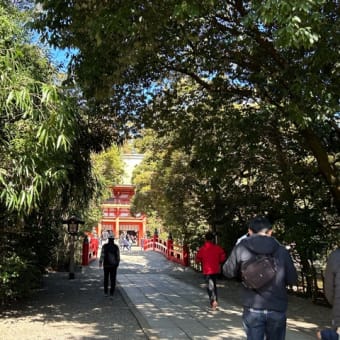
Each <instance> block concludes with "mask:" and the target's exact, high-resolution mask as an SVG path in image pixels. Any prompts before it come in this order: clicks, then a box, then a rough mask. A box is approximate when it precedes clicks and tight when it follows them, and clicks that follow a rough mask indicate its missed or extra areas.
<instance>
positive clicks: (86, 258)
mask: <svg viewBox="0 0 340 340" xmlns="http://www.w3.org/2000/svg"><path fill="white" fill-rule="evenodd" d="M98 247H99V240H98V238H97V237H95V236H94V235H93V234H92V233H87V234H86V235H85V237H84V241H83V253H82V265H83V266H87V265H88V264H89V263H90V262H91V261H93V260H95V259H96V258H97V257H98Z"/></svg>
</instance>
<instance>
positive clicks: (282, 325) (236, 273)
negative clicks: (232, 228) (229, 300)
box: [222, 216, 298, 340]
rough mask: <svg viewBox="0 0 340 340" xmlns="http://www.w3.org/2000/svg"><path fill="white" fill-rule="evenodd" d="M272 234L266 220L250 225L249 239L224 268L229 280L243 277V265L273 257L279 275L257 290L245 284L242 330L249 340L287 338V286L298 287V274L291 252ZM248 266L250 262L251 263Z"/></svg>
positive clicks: (257, 220) (260, 217) (261, 219)
mask: <svg viewBox="0 0 340 340" xmlns="http://www.w3.org/2000/svg"><path fill="white" fill-rule="evenodd" d="M271 235H272V226H271V224H270V222H269V221H268V219H267V218H265V217H263V216H258V217H256V218H254V219H253V220H251V221H250V223H249V236H248V237H247V238H244V239H243V240H242V241H241V242H240V243H239V244H238V245H236V246H235V247H234V248H233V250H232V252H231V254H230V257H229V258H228V260H227V261H226V262H225V264H224V265H223V268H222V270H223V274H224V275H225V276H226V277H227V278H240V275H241V274H240V273H241V269H242V268H244V267H243V265H244V264H245V263H246V262H247V261H249V260H251V259H254V258H255V257H259V256H263V255H271V256H272V257H273V261H274V262H275V267H276V273H275V274H274V277H273V278H272V279H271V281H269V282H268V283H266V284H265V285H264V286H262V287H261V288H258V289H251V288H247V287H246V286H245V285H243V291H242V295H241V296H242V304H243V316H242V319H243V327H244V330H245V333H246V335H247V339H248V340H263V339H266V340H283V339H285V335H286V322H287V317H286V311H287V305H288V295H287V289H286V286H287V285H296V284H297V281H298V277H297V272H296V269H295V267H294V264H293V261H292V259H291V257H290V254H289V252H288V250H287V249H286V248H285V247H284V246H283V245H281V244H280V243H279V242H278V241H277V240H276V239H275V238H274V237H272V236H271ZM248 263H249V262H248Z"/></svg>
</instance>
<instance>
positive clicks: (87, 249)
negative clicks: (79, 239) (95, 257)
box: [81, 236, 90, 266]
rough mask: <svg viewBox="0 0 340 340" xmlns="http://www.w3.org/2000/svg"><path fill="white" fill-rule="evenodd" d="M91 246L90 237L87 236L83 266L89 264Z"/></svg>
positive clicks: (85, 238)
mask: <svg viewBox="0 0 340 340" xmlns="http://www.w3.org/2000/svg"><path fill="white" fill-rule="evenodd" d="M89 248H90V245H89V239H88V237H87V236H85V237H84V241H83V259H82V263H81V264H82V265H83V266H88V264H89Z"/></svg>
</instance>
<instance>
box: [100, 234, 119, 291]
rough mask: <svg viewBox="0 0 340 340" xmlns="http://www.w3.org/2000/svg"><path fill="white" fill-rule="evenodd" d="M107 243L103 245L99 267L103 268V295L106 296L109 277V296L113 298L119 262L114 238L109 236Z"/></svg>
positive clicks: (117, 248)
mask: <svg viewBox="0 0 340 340" xmlns="http://www.w3.org/2000/svg"><path fill="white" fill-rule="evenodd" d="M108 240H109V241H108V243H106V244H104V245H103V247H102V251H101V254H100V259H99V267H101V266H103V268H104V294H105V296H108V286H109V277H110V283H111V287H110V296H113V294H114V291H115V288H116V276H117V268H118V266H119V262H120V252H119V247H118V246H117V245H116V244H115V243H114V236H113V235H112V234H111V235H110V236H109V238H108Z"/></svg>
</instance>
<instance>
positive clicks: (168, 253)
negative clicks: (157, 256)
mask: <svg viewBox="0 0 340 340" xmlns="http://www.w3.org/2000/svg"><path fill="white" fill-rule="evenodd" d="M173 246H174V241H173V240H172V239H170V238H169V239H168V240H167V245H166V248H167V249H166V256H167V258H168V259H170V258H171V256H172V255H171V253H172V249H173Z"/></svg>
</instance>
